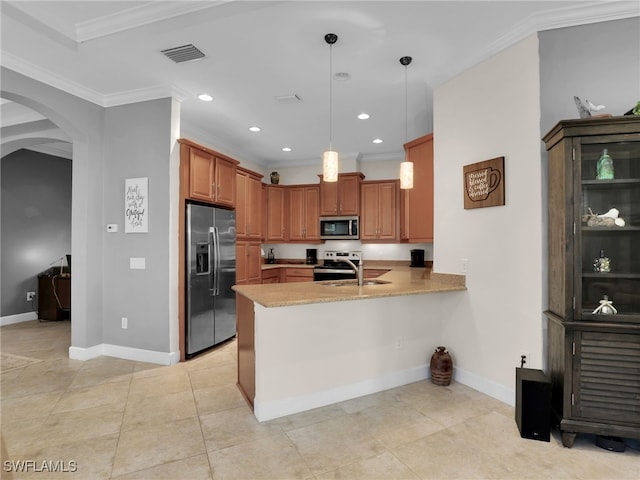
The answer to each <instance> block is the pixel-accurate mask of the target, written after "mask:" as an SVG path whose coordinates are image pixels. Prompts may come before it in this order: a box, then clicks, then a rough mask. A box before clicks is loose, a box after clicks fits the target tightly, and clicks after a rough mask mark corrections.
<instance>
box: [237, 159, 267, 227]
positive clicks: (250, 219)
mask: <svg viewBox="0 0 640 480" xmlns="http://www.w3.org/2000/svg"><path fill="white" fill-rule="evenodd" d="M262 177H263V176H262V175H260V174H258V173H255V172H252V171H251V170H247V169H244V168H242V167H238V168H237V170H236V238H238V239H248V240H260V239H261V238H262Z"/></svg>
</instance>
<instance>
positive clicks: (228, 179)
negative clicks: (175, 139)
mask: <svg viewBox="0 0 640 480" xmlns="http://www.w3.org/2000/svg"><path fill="white" fill-rule="evenodd" d="M179 142H180V144H181V145H182V147H181V150H180V152H181V154H180V155H181V160H180V161H181V163H183V164H186V166H185V167H186V170H187V172H186V174H187V175H188V179H189V186H188V189H187V190H186V192H185V193H188V198H191V199H192V200H200V201H202V202H206V203H214V204H217V205H223V206H227V207H234V206H235V204H236V167H237V165H238V163H239V162H237V161H236V160H232V159H230V158H225V157H224V156H223V155H218V154H216V153H215V152H213V151H212V150H209V149H207V148H206V147H201V146H198V145H197V144H195V143H193V142H191V141H189V140H186V139H180V140H179Z"/></svg>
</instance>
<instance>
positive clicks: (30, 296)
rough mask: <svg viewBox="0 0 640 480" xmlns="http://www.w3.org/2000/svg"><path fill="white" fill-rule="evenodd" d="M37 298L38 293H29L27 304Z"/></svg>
mask: <svg viewBox="0 0 640 480" xmlns="http://www.w3.org/2000/svg"><path fill="white" fill-rule="evenodd" d="M35 296H36V292H27V302H30V301H31V300H33V299H34V298H35Z"/></svg>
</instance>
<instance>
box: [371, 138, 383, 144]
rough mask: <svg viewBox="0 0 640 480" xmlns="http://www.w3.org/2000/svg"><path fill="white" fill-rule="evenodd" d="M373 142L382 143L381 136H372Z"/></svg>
mask: <svg viewBox="0 0 640 480" xmlns="http://www.w3.org/2000/svg"><path fill="white" fill-rule="evenodd" d="M373 143H382V139H381V138H374V139H373Z"/></svg>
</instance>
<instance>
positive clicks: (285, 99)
mask: <svg viewBox="0 0 640 480" xmlns="http://www.w3.org/2000/svg"><path fill="white" fill-rule="evenodd" d="M273 98H275V99H276V102H278V103H298V102H301V101H302V98H300V95H298V94H297V93H292V94H290V95H279V96H276V97H273Z"/></svg>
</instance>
